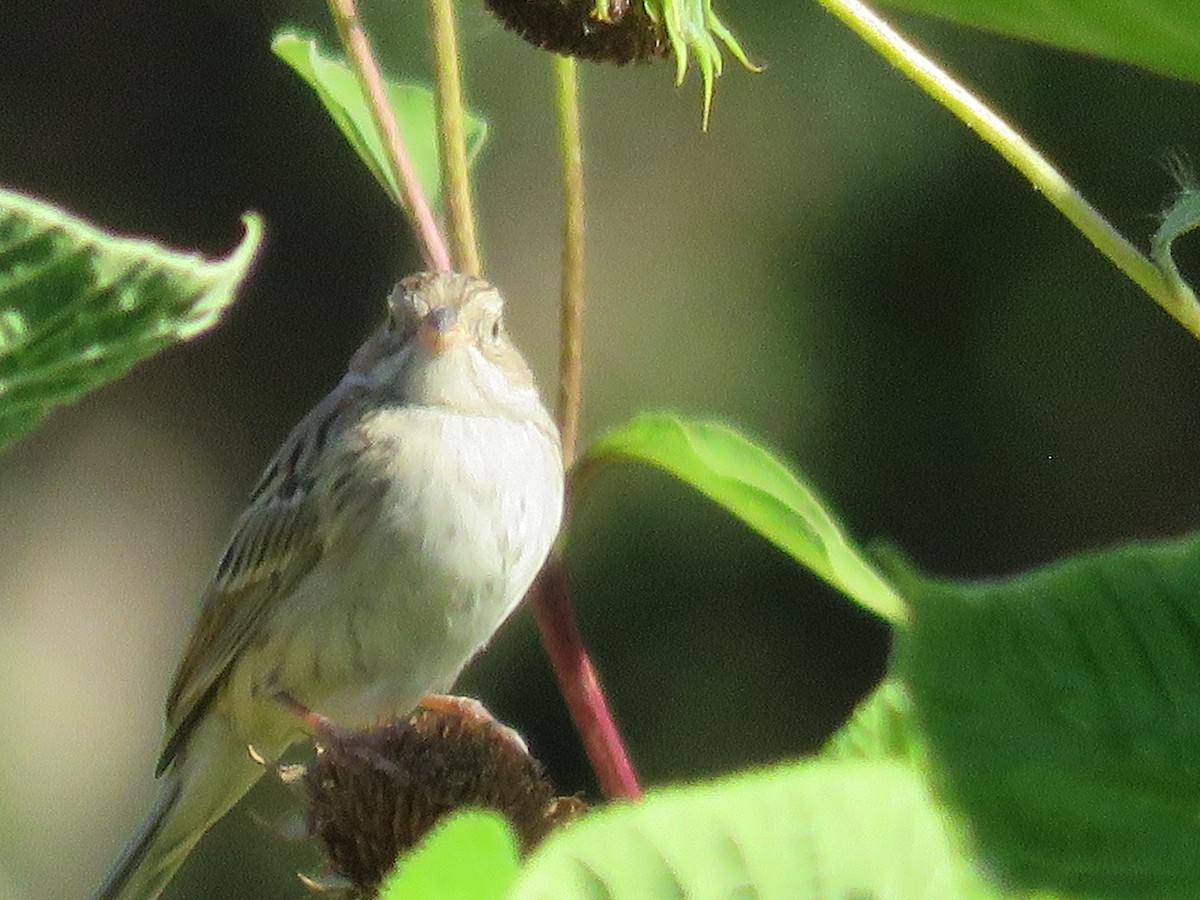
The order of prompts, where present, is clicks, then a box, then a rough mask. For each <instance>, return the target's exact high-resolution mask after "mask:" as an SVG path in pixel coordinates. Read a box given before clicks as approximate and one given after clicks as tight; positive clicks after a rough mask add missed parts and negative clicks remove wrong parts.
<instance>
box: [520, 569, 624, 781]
mask: <svg viewBox="0 0 1200 900" xmlns="http://www.w3.org/2000/svg"><path fill="white" fill-rule="evenodd" d="M530 595H531V598H532V602H533V614H534V617H535V618H536V619H537V623H538V629H539V630H540V631H541V634H542V645H543V646H544V647H545V648H546V654H547V655H548V656H549V657H550V664H551V665H552V666H553V667H554V674H555V675H556V676H557V677H558V686H559V690H561V691H562V695H563V698H564V699H565V700H566V702H567V708H568V709H569V710H570V712H571V718H572V719H573V720H574V721H575V728H576V729H577V730H578V731H579V735H580V737H581V738H582V739H583V747H584V750H585V751H586V752H587V755H588V759H589V760H590V761H591V763H592V769H593V770H594V771H595V773H596V778H597V779H598V780H599V782H600V789H601V790H602V791H603V792H604V796H605V797H607V798H608V799H610V800H615V799H618V798H621V799H626V800H638V799H640V798H641V796H642V789H641V787H640V786H639V785H638V781H637V775H636V774H635V773H634V771H633V766H632V765H631V764H630V762H629V757H628V755H627V754H626V752H625V747H624V745H623V744H622V743H621V736H620V734H619V733H618V731H617V726H616V723H615V722H614V721H613V717H612V713H611V712H610V711H609V709H608V701H607V700H605V698H604V692H603V690H601V688H600V679H599V677H598V676H597V675H596V669H595V667H594V666H593V665H592V661H591V658H590V657H589V656H588V652H587V648H586V647H584V645H583V638H582V637H581V636H580V634H579V627H578V626H577V625H576V624H575V613H574V611H573V609H572V606H571V592H570V588H569V586H568V584H567V573H566V570H565V569H564V568H563V565H562V560H561V558H560V557H558V556H557V555H555V556H552V557H551V558H550V559H549V560H548V561H547V563H546V565H545V567H544V568H543V569H542V572H541V574H540V575H538V577H537V580H536V581H535V582H534V583H533V587H532V588H531V589H530Z"/></svg>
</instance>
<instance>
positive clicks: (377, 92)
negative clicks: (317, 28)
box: [328, 0, 452, 272]
mask: <svg viewBox="0 0 1200 900" xmlns="http://www.w3.org/2000/svg"><path fill="white" fill-rule="evenodd" d="M328 3H329V12H330V15H331V16H332V17H333V21H334V24H336V25H337V30H338V34H339V35H340V36H341V39H342V46H343V47H345V49H346V55H347V56H349V57H350V61H351V62H352V63H353V65H354V71H355V73H356V74H357V76H358V84H359V87H360V88H361V89H362V92H363V94H365V95H366V98H367V104H368V106H369V107H370V110H371V117H372V119H373V120H374V122H375V127H376V129H378V131H379V134H380V136H381V137H382V139H383V145H384V147H385V148H386V149H387V153H388V160H389V161H390V162H391V164H392V175H393V177H394V178H395V181H396V184H397V185H398V186H399V189H400V194H399V197H398V198H397V199H398V200H399V202H400V207H401V209H403V210H404V212H405V214H406V215H407V216H408V217H409V220H410V221H411V222H412V226H413V229H414V230H415V231H416V233H417V240H418V241H419V242H420V244H421V252H422V255H423V256H424V258H425V262H426V264H427V265H428V266H429V267H430V268H432V269H436V270H437V271H441V272H446V271H449V270H450V269H451V268H452V265H451V262H450V252H449V251H448V250H447V249H446V242H445V240H444V239H443V238H442V233H441V231H440V230H439V229H438V224H437V220H436V219H435V218H434V216H433V210H432V209H431V208H430V206H429V201H428V200H427V199H426V197H425V191H424V190H422V188H421V181H420V179H419V178H417V172H416V169H414V168H413V163H412V157H411V156H409V153H408V147H407V146H405V143H404V138H403V137H402V136H401V134H400V126H399V125H398V124H397V123H396V116H395V113H394V112H393V111H392V106H391V104H390V103H389V102H388V96H387V88H386V87H385V86H384V81H383V73H382V72H380V70H379V63H378V62H377V61H376V59H375V54H374V52H373V51H372V50H371V42H370V41H369V40H368V39H367V33H366V31H365V30H363V26H362V21H361V20H360V19H359V16H358V8H357V6H356V5H355V0H328Z"/></svg>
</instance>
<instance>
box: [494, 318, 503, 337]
mask: <svg viewBox="0 0 1200 900" xmlns="http://www.w3.org/2000/svg"><path fill="white" fill-rule="evenodd" d="M500 331H501V328H500V317H499V316H497V317H496V318H495V319H493V320H492V340H493V341H498V340H500Z"/></svg>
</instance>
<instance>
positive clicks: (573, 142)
mask: <svg viewBox="0 0 1200 900" xmlns="http://www.w3.org/2000/svg"><path fill="white" fill-rule="evenodd" d="M553 67H554V81H555V108H556V110H557V113H558V147H559V157H560V161H561V164H562V186H563V256H562V291H561V295H560V297H561V299H560V305H561V319H560V322H561V328H560V333H559V347H560V352H559V388H558V412H557V418H558V427H559V432H560V434H561V435H562V448H563V461H564V463H565V464H566V465H567V466H570V464H571V462H572V461H573V460H574V458H575V450H576V443H577V440H578V434H579V407H580V403H581V400H582V391H581V386H582V383H583V330H582V326H583V262H584V254H583V249H584V244H583V238H584V227H583V222H584V217H583V147H582V140H581V138H580V125H579V88H578V81H577V76H576V71H575V61H574V60H572V59H567V58H565V57H559V56H555V57H554V58H553ZM529 594H530V599H531V603H532V606H533V615H534V618H535V619H537V624H538V630H539V631H540V632H541V635H542V646H544V647H545V648H546V655H547V656H548V657H549V658H550V664H551V665H552V666H553V667H554V674H555V676H556V677H557V678H558V686H559V690H561V691H562V695H563V699H564V700H565V701H566V703H567V709H569V710H570V712H571V718H572V719H573V720H574V722H575V728H576V729H577V730H578V731H579V736H580V738H581V739H582V740H583V747H584V750H585V751H586V752H587V755H588V759H589V760H590V761H591V764H592V769H593V770H594V771H595V773H596V778H597V780H598V781H599V782H600V789H601V790H602V791H603V792H604V796H606V797H608V798H609V799H610V800H611V799H616V798H625V799H630V800H636V799H637V798H639V797H641V795H642V790H641V788H640V787H639V786H638V781H637V776H636V775H635V774H634V771H633V766H632V765H631V764H630V762H629V755H628V754H627V753H626V752H625V746H624V744H623V743H622V741H621V735H620V733H619V732H618V731H617V726H616V723H615V722H614V721H613V717H612V713H611V711H610V710H609V708H608V702H607V700H606V699H605V697H604V691H603V689H602V688H601V687H600V679H599V677H598V676H597V674H596V668H595V666H593V665H592V660H591V657H590V656H589V655H588V652H587V647H585V646H584V643H583V636H582V635H581V634H580V632H579V626H578V624H577V623H576V620H575V609H574V606H573V604H572V603H571V591H570V586H569V585H568V583H567V572H566V569H565V568H564V567H563V561H562V555H561V553H560V552H559V550H558V549H555V551H554V552H553V553H552V554H551V556H550V559H549V560H547V561H546V565H545V566H544V567H543V568H542V571H541V574H539V575H538V577H537V580H536V581H535V582H534V584H533V587H532V588H530V591H529Z"/></svg>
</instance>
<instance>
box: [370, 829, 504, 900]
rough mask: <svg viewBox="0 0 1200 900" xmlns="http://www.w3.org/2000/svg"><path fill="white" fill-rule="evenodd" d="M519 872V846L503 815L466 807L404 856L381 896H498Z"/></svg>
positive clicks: (464, 899) (479, 899)
mask: <svg viewBox="0 0 1200 900" xmlns="http://www.w3.org/2000/svg"><path fill="white" fill-rule="evenodd" d="M516 873H517V845H516V841H515V840H514V839H513V835H512V830H511V829H510V828H509V826H508V823H507V822H506V821H505V820H504V817H503V816H501V815H500V814H498V813H494V812H484V811H482V810H466V811H464V812H460V813H456V814H455V815H454V816H452V817H450V818H449V819H447V820H446V821H445V822H444V823H442V824H441V825H439V826H438V827H437V828H436V829H434V831H433V832H432V833H431V834H430V835H429V837H428V838H426V839H425V840H424V841H423V842H422V844H421V846H420V847H418V848H417V849H416V850H414V851H412V852H411V853H409V854H407V855H406V856H404V858H403V859H401V860H400V863H399V865H398V866H397V869H396V872H395V874H393V875H392V876H391V877H390V878H389V879H388V880H387V882H386V883H385V884H384V886H383V888H382V889H381V890H380V892H379V898H380V900H445V898H447V897H453V898H455V900H500V898H501V897H503V896H504V895H505V892H506V891H507V890H508V888H509V886H510V885H511V884H512V883H513V879H514V878H515V877H516Z"/></svg>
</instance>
